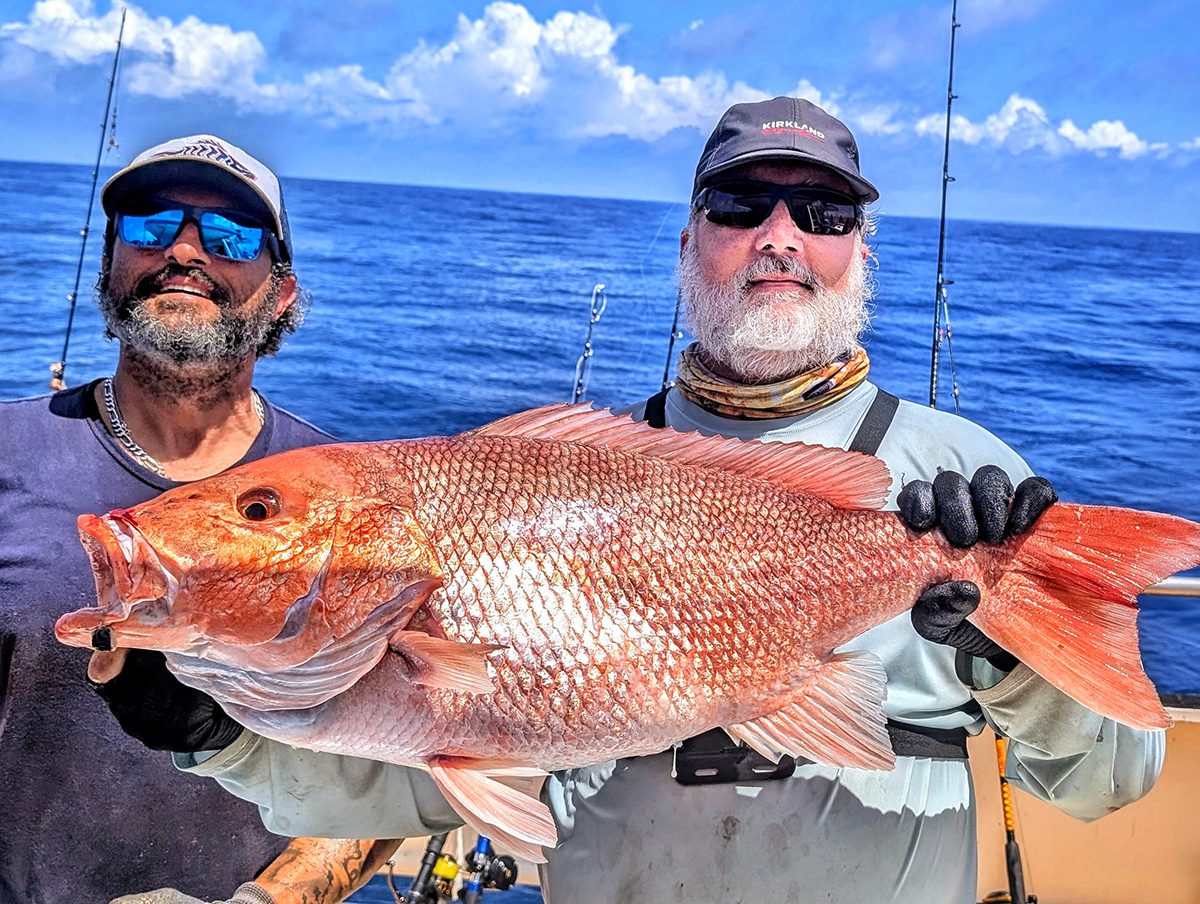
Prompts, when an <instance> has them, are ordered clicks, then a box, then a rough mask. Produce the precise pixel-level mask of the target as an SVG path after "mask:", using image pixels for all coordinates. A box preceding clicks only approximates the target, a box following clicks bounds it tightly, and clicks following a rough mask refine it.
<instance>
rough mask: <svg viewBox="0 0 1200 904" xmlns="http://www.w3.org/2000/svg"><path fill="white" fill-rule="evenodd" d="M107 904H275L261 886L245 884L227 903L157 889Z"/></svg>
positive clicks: (251, 883)
mask: <svg viewBox="0 0 1200 904" xmlns="http://www.w3.org/2000/svg"><path fill="white" fill-rule="evenodd" d="M109 904H275V899H274V898H272V897H271V895H270V893H269V892H268V891H267V890H266V889H265V888H263V887H262V886H261V885H256V884H255V883H253V882H246V883H244V884H243V885H239V886H238V889H237V891H235V892H234V893H233V897H232V898H230V899H229V900H228V901H212V902H205V901H201V900H200V899H199V898H193V897H192V896H191V895H185V894H184V893H183V892H181V891H176V890H175V889H173V888H159V889H156V890H155V891H146V892H142V893H141V894H140V895H122V896H121V897H119V898H114V899H113V900H112V901H110V902H109Z"/></svg>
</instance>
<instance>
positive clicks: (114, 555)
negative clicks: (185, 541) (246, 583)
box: [55, 510, 179, 649]
mask: <svg viewBox="0 0 1200 904" xmlns="http://www.w3.org/2000/svg"><path fill="white" fill-rule="evenodd" d="M76 524H77V527H78V530H79V539H80V541H81V542H82V543H83V548H84V551H85V552H86V553H87V557H88V561H89V563H90V564H91V566H92V576H93V578H94V579H95V584H96V600H97V603H98V605H96V606H95V607H89V608H86V609H81V610H78V611H76V612H70V613H67V614H66V615H64V616H62V617H61V618H60V619H59V620H58V622H57V623H56V624H55V634H56V635H57V636H58V638H59V640H61V641H63V642H64V643H69V644H71V645H72V646H81V647H92V648H96V649H100V648H101V645H102V644H104V643H111V638H112V635H113V634H115V635H116V639H117V641H118V645H120V644H119V641H120V639H121V635H122V634H123V633H129V632H127V631H125V630H123V629H122V628H121V627H118V626H121V625H125V624H128V623H130V622H131V620H132V621H133V622H136V623H137V624H138V625H153V624H161V623H162V622H163V621H165V620H166V619H167V618H168V617H169V616H170V613H171V607H172V605H173V604H174V601H175V596H176V594H177V593H178V591H179V581H178V579H177V577H176V575H175V574H174V572H173V570H172V569H171V568H170V567H169V564H170V563H169V560H168V561H167V562H164V560H163V557H161V556H160V555H159V554H158V552H157V551H156V550H155V549H154V547H152V546H151V545H150V543H149V542H148V541H147V540H146V538H145V537H143V536H142V534H141V532H140V531H139V530H138V529H137V526H136V522H135V519H134V517H133V516H132V514H131V513H129V512H127V511H123V510H119V511H114V512H109V513H108V514H107V515H101V516H97V515H80V516H79V519H78V520H77V522H76ZM129 627H130V628H131V629H133V630H134V631H135V632H136V628H135V627H134V626H133V625H132V624H130V625H129ZM109 628H116V630H114V631H112V632H110V633H109V634H107V635H106V634H104V633H103V629H109Z"/></svg>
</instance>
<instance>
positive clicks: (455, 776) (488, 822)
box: [428, 756, 558, 863]
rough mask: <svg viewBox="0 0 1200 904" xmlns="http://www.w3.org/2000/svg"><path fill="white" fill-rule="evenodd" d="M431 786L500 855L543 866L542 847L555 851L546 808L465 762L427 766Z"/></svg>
mask: <svg viewBox="0 0 1200 904" xmlns="http://www.w3.org/2000/svg"><path fill="white" fill-rule="evenodd" d="M428 765H429V772H430V774H431V775H432V776H433V781H434V783H435V784H436V785H437V786H438V789H439V790H440V791H441V792H442V794H444V795H445V797H446V800H447V801H448V802H449V804H450V806H452V807H453V808H454V811H455V812H456V813H458V815H459V816H461V817H462V818H463V819H464V820H466V822H467V824H468V825H470V826H471V827H472V828H473V829H475V831H477V832H479V834H481V835H486V836H487V837H488V838H490V839H491V840H492V842H493V843H494V844H495V845H496V847H497V848H499V849H500V850H501V851H504V852H506V853H509V854H513V855H514V856H517V857H521V858H523V859H525V860H530V861H533V862H534V863H545V862H546V855H545V854H544V853H543V852H542V847H543V846H545V847H554V846H555V845H556V844H557V843H558V833H557V831H556V830H555V828H554V819H553V818H552V817H551V816H550V810H549V809H548V808H547V807H546V805H545V804H543V803H541V802H540V801H538V800H536V799H535V798H532V797H530V796H529V795H528V794H522V793H521V792H520V791H517V790H515V789H513V788H510V787H508V785H505V784H502V783H501V782H498V781H496V780H495V779H494V778H489V777H488V776H487V775H485V774H484V773H483V772H481V771H479V770H478V769H477V768H476V767H477V766H478V765H482V761H476V760H472V759H468V758H466V757H449V756H440V757H434V758H433V759H431V760H430V761H429V764H428Z"/></svg>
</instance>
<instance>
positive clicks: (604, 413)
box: [468, 402, 892, 511]
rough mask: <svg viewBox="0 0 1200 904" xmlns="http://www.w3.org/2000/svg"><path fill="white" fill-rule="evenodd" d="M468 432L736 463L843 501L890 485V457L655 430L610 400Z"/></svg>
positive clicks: (711, 464) (780, 483) (862, 503)
mask: <svg viewBox="0 0 1200 904" xmlns="http://www.w3.org/2000/svg"><path fill="white" fill-rule="evenodd" d="M468 435H471V436H511V437H524V438H525V439H535V440H553V441H554V442H562V443H580V444H582V445H585V446H594V447H596V448H601V449H612V450H614V451H620V452H632V453H636V454H638V455H648V456H650V457H652V458H662V459H666V460H668V461H675V462H681V463H684V464H690V465H696V466H698V467H702V468H711V469H715V470H722V471H730V472H732V473H735V474H740V475H742V476H745V477H754V478H757V479H759V480H766V481H768V482H769V483H772V484H774V485H775V486H777V487H779V488H781V489H785V490H789V491H792V492H800V493H806V494H808V495H809V496H816V497H817V498H819V499H824V500H825V501H826V502H828V503H829V504H830V505H833V506H835V507H837V508H841V509H867V510H872V511H874V510H877V509H879V508H881V507H882V506H883V504H884V502H885V501H886V500H887V497H888V492H889V490H890V489H891V486H892V475H891V473H890V472H889V471H888V469H887V465H885V464H884V463H883V462H882V461H880V460H879V459H877V458H874V457H872V456H870V455H863V454H861V453H859V452H846V451H844V450H842V449H829V448H826V447H825V446H810V445H806V444H804V443H761V442H758V441H757V440H749V441H747V440H740V439H726V438H724V437H719V436H704V435H703V434H700V433H680V432H679V431H677V430H673V429H671V428H669V427H668V428H664V429H661V430H657V429H655V428H654V427H651V426H650V425H649V424H645V423H641V422H640V421H635V420H633V419H632V418H631V417H629V416H628V415H615V414H613V413H612V411H610V410H609V409H608V408H599V409H593V408H592V406H591V405H590V404H582V405H569V404H566V403H565V402H564V403H559V404H557V405H545V406H543V407H541V408H534V409H531V410H529V411H521V412H518V413H517V414H510V415H509V416H508V417H504V418H501V419H500V420H498V421H492V422H491V423H490V424H484V425H483V426H482V427H478V428H476V429H475V430H472V431H470V433H469V434H468Z"/></svg>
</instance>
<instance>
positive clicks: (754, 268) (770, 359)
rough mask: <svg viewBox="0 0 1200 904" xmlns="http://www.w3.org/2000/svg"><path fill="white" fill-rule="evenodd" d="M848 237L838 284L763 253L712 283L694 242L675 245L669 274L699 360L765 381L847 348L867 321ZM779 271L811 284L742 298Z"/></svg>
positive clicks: (858, 264)
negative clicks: (763, 298)
mask: <svg viewBox="0 0 1200 904" xmlns="http://www.w3.org/2000/svg"><path fill="white" fill-rule="evenodd" d="M861 242H862V239H861V238H858V239H856V244H855V251H854V256H853V258H852V263H851V265H850V273H849V279H848V281H847V284H846V287H845V288H844V289H842V290H840V291H838V290H835V289H830V288H828V287H826V286H825V285H824V284H823V283H822V282H821V280H820V279H819V278H818V277H817V276H816V274H814V273H813V272H812V271H811V270H809V269H808V268H807V267H804V266H803V265H801V264H800V263H798V262H797V261H796V260H795V259H794V258H790V257H772V256H764V257H761V258H759V259H758V260H756V261H755V262H753V263H752V264H750V265H749V266H747V267H745V268H744V269H743V270H742V271H741V272H739V273H738V274H737V275H736V276H734V278H733V279H732V280H730V282H729V283H728V284H724V285H712V284H711V283H709V282H708V281H707V280H706V279H705V277H704V275H703V274H702V273H701V271H700V262H699V255H698V253H697V251H696V243H695V242H689V243H688V244H687V245H686V246H685V247H684V249H683V254H682V256H681V257H680V259H679V265H678V267H676V270H675V275H676V278H677V279H678V281H679V290H680V294H681V297H682V299H683V303H684V313H685V315H686V317H687V321H688V328H689V329H690V331H691V333H692V335H693V336H695V337H696V339H697V340H698V342H699V343H700V347H701V348H702V349H703V352H704V355H703V356H704V358H705V360H707V361H709V362H711V363H717V364H719V365H721V366H722V367H724V368H725V369H726V370H728V371H729V372H731V373H732V374H735V375H737V376H738V377H739V378H740V379H741V380H742V381H744V382H745V383H748V384H756V383H773V382H775V381H777V380H782V379H784V378H785V377H791V376H795V375H796V374H800V373H803V372H804V371H806V370H811V369H812V368H814V367H820V366H822V365H824V364H829V363H830V362H832V361H836V360H839V359H841V358H843V357H844V356H845V355H847V354H849V353H850V352H852V351H853V350H854V349H855V348H856V347H857V346H858V345H859V340H860V338H861V337H862V334H863V333H864V332H865V331H866V329H867V326H868V325H869V324H870V320H871V304H870V302H871V299H872V297H873V296H874V289H875V286H874V281H873V280H872V279H871V277H870V273H869V272H868V269H867V262H866V260H864V259H863V256H862V254H860V253H859V251H860V243H861ZM772 273H787V274H788V275H790V276H792V277H794V278H796V279H799V280H801V281H803V282H805V283H807V284H808V285H810V286H812V289H813V291H812V293H811V294H810V293H808V292H806V291H798V292H782V293H779V294H777V295H776V296H775V297H774V298H773V299H772V301H771V303H769V304H754V303H752V302H750V301H749V299H748V297H747V296H748V290H749V286H750V281H751V280H752V279H754V278H756V277H759V276H766V275H768V274H772Z"/></svg>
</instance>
